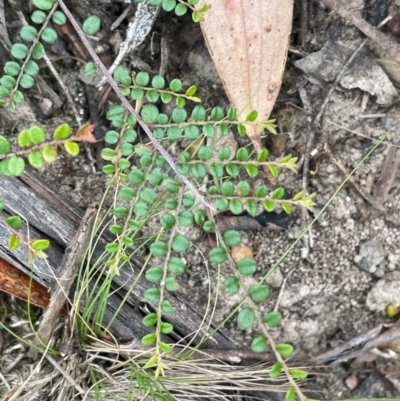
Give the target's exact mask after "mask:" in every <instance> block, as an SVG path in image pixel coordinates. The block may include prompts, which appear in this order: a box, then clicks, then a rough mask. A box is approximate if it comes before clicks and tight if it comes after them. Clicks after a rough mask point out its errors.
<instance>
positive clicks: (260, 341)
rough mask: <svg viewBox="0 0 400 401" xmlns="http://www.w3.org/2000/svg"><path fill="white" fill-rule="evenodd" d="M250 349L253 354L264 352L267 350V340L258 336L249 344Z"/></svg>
mask: <svg viewBox="0 0 400 401" xmlns="http://www.w3.org/2000/svg"><path fill="white" fill-rule="evenodd" d="M250 347H251V350H252V351H253V352H265V351H266V349H267V348H268V344H267V339H266V338H265V337H264V336H263V335H260V336H258V337H256V338H255V339H254V340H253V341H252V342H251V346H250Z"/></svg>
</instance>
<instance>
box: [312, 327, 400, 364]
mask: <svg viewBox="0 0 400 401" xmlns="http://www.w3.org/2000/svg"><path fill="white" fill-rule="evenodd" d="M387 327H388V326H386V325H385V326H384V325H379V326H377V327H375V328H373V329H372V330H369V331H368V332H366V333H365V334H362V335H360V336H357V337H355V338H353V339H351V340H350V341H347V342H346V343H344V344H342V345H339V346H338V347H336V348H333V349H331V350H329V351H326V352H324V353H322V354H319V355H316V356H314V357H311V358H310V359H309V360H308V361H307V362H308V363H311V364H313V365H323V364H332V365H337V364H339V363H341V362H346V361H348V360H349V359H354V358H356V357H358V356H360V355H363V354H365V353H366V352H368V351H370V350H372V349H373V348H378V347H387V346H388V345H389V344H390V343H391V342H393V341H398V340H399V339H400V327H399V324H398V323H397V324H395V325H393V326H392V327H390V326H389V327H390V328H389V330H385V329H387Z"/></svg>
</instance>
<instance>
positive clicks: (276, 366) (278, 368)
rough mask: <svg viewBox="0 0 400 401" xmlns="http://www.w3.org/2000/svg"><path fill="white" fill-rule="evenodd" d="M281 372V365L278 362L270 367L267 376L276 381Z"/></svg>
mask: <svg viewBox="0 0 400 401" xmlns="http://www.w3.org/2000/svg"><path fill="white" fill-rule="evenodd" d="M281 371H282V364H281V363H280V362H275V363H274V364H273V365H272V368H271V371H270V372H269V375H270V376H271V377H272V378H273V379H276V378H277V377H279V375H280V374H281Z"/></svg>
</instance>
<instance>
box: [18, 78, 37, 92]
mask: <svg viewBox="0 0 400 401" xmlns="http://www.w3.org/2000/svg"><path fill="white" fill-rule="evenodd" d="M19 84H20V85H21V87H22V88H24V89H29V88H32V86H33V85H34V84H35V80H34V79H33V78H32V77H31V76H30V75H28V74H22V76H21V80H20V81H19Z"/></svg>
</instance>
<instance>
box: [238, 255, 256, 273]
mask: <svg viewBox="0 0 400 401" xmlns="http://www.w3.org/2000/svg"><path fill="white" fill-rule="evenodd" d="M237 267H238V269H239V271H240V273H241V274H243V276H250V275H252V274H254V273H255V271H256V270H257V262H256V261H255V260H254V259H250V258H243V259H240V260H239V261H238V262H237Z"/></svg>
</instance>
